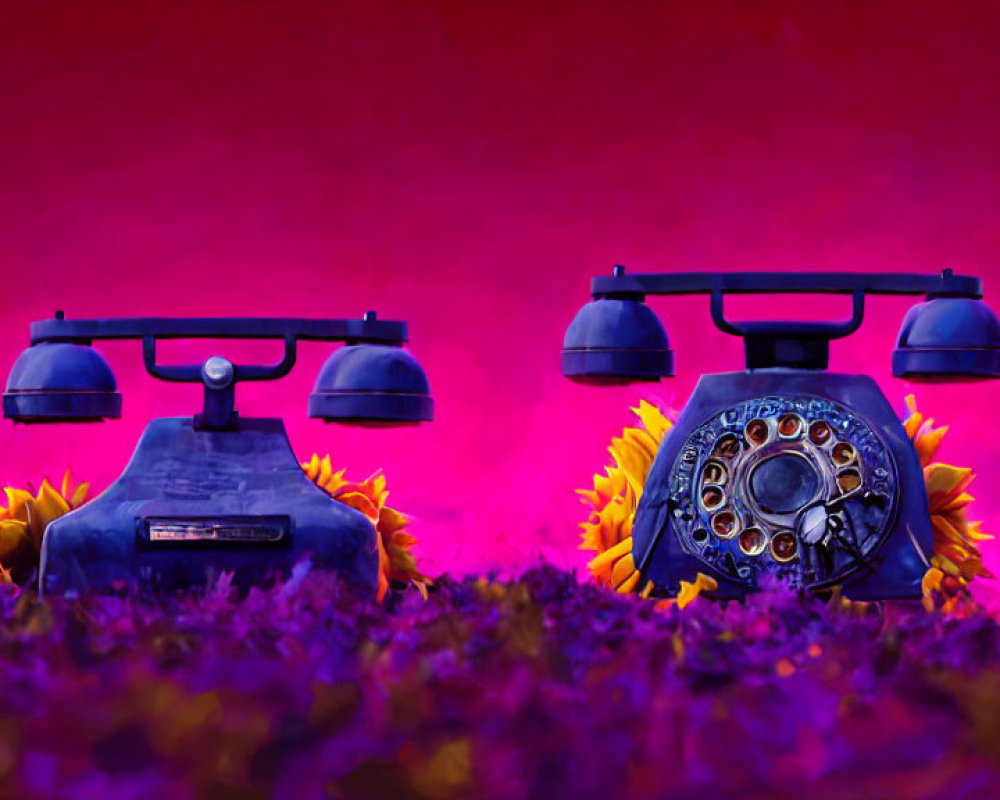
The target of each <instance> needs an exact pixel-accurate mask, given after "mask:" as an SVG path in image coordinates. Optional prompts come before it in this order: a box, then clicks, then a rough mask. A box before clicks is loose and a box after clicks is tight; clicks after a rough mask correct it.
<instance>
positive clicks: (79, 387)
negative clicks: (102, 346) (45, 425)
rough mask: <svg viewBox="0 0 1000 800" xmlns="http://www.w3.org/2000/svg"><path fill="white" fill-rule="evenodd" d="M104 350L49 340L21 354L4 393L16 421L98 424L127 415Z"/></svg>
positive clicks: (10, 415)
mask: <svg viewBox="0 0 1000 800" xmlns="http://www.w3.org/2000/svg"><path fill="white" fill-rule="evenodd" d="M116 389H117V385H116V382H115V376H114V373H112V371H111V367H109V366H108V363H107V362H106V361H105V360H104V358H103V357H102V356H101V354H100V353H98V352H97V351H96V350H94V348H92V347H88V346H86V345H78V344H71V343H67V342H44V343H41V344H36V345H32V346H31V347H29V348H28V349H26V350H25V351H24V352H22V353H21V355H20V356H18V359H17V361H15V362H14V366H13V367H12V368H11V371H10V376H9V378H8V380H7V388H6V391H5V392H4V396H3V411H4V416H5V417H8V418H10V419H13V420H14V421H15V422H92V421H97V420H101V419H106V418H115V417H120V416H121V408H122V396H121V395H120V394H119V393H118V392H117V391H116Z"/></svg>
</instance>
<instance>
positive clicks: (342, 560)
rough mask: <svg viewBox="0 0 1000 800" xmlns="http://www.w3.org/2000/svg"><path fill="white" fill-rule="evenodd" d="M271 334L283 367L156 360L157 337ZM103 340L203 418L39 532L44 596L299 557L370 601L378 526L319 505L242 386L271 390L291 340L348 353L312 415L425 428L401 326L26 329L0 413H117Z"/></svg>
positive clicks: (165, 429)
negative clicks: (125, 349) (122, 349)
mask: <svg viewBox="0 0 1000 800" xmlns="http://www.w3.org/2000/svg"><path fill="white" fill-rule="evenodd" d="M193 338H211V339H222V338H225V339H279V340H283V341H284V345H285V352H284V357H283V358H282V360H281V361H280V362H279V363H277V364H274V365H270V366H244V365H239V364H233V363H231V362H230V361H228V360H227V359H225V358H221V357H219V356H213V357H212V358H209V359H208V360H206V361H205V362H204V363H203V364H196V365H191V366H164V365H160V364H157V363H156V343H157V340H162V339H193ZM98 339H141V340H142V352H143V360H144V362H145V366H146V370H147V371H148V372H149V374H150V375H152V376H153V377H155V378H159V379H161V380H165V381H182V382H192V383H201V384H203V386H204V389H205V404H204V409H203V411H202V413H201V414H197V415H195V416H194V417H193V418H192V417H187V418H170V419H155V420H153V421H152V422H150V423H149V426H148V427H147V428H146V431H145V433H143V435H142V437H141V438H140V440H139V443H138V445H137V446H136V450H135V454H134V455H133V456H132V460H131V461H130V462H129V464H128V466H127V467H126V468H125V471H124V472H123V473H122V475H121V477H120V478H118V480H117V481H115V483H113V484H112V485H111V486H110V487H109V488H108V489H107V490H106V491H105V492H104V493H103V494H101V495H100V496H99V497H97V498H96V499H95V500H93V501H92V502H90V503H88V504H87V505H85V506H83V507H82V508H79V509H77V510H76V511H73V512H71V513H70V514H67V515H66V516H63V517H60V518H58V519H56V520H54V521H53V522H52V523H50V524H49V526H48V528H47V529H46V532H45V536H44V539H43V544H42V562H41V575H40V587H41V589H42V591H43V592H47V593H79V592H84V591H106V590H110V589H114V588H116V587H119V586H126V585H132V584H135V583H143V584H145V585H150V586H153V587H155V588H160V589H171V588H174V587H181V586H185V585H189V584H197V583H204V581H205V580H206V577H207V576H209V575H211V574H216V575H217V574H219V572H221V571H222V570H232V571H233V572H234V575H235V580H236V582H237V583H243V584H246V583H250V582H254V581H259V580H264V579H266V578H268V577H269V576H271V575H273V574H276V573H280V572H283V571H284V572H287V570H288V569H290V568H291V566H292V565H293V564H295V563H296V562H297V561H299V560H300V559H302V558H304V557H307V556H308V557H309V558H311V559H312V561H313V563H314V564H316V565H317V566H321V567H326V568H329V569H334V570H336V571H338V572H339V573H340V574H342V575H343V576H344V577H345V578H346V579H347V580H348V581H349V582H351V583H353V584H355V585H357V586H359V587H361V588H362V589H363V590H364V591H367V592H370V593H371V594H374V593H375V587H376V581H377V577H378V550H377V546H376V539H375V531H374V528H373V527H372V525H371V523H370V522H369V521H368V519H367V518H366V517H365V516H364V515H362V514H361V513H360V512H359V511H356V510H354V509H353V508H349V507H348V506H345V505H343V504H341V503H338V502H337V501H335V500H333V499H332V498H330V497H329V496H328V495H327V494H326V493H325V492H323V491H322V490H321V489H319V488H317V487H316V486H315V485H314V484H313V483H312V482H311V481H310V480H309V479H308V478H307V477H306V476H305V474H304V473H303V471H302V469H301V468H300V467H299V464H298V462H297V460H296V458H295V455H294V454H293V453H292V448H291V446H290V444H289V442H288V437H287V435H286V434H285V428H284V425H283V424H282V422H281V420H280V419H246V418H243V417H240V416H239V414H238V413H237V412H236V411H235V408H234V401H235V388H236V384H237V383H238V382H240V381H265V380H275V379H277V378H281V377H283V376H285V375H287V374H288V373H289V372H290V371H291V369H292V367H293V366H294V365H295V360H296V351H297V343H298V342H299V341H302V340H307V341H320V342H346V344H347V346H346V347H342V348H340V349H339V350H336V351H334V353H333V354H332V355H331V356H330V357H329V359H328V360H327V361H326V364H325V365H324V366H323V368H322V369H321V370H320V373H319V377H318V378H317V381H316V387H315V389H314V390H313V394H312V395H311V396H310V398H309V416H310V417H318V418H321V419H324V420H326V421H327V422H341V423H346V424H359V425H373V424H380V425H400V424H413V423H418V422H421V421H425V420H430V419H431V418H432V416H433V408H434V404H433V400H432V399H431V397H430V388H429V386H428V383H427V376H426V375H425V374H424V371H423V369H422V368H421V367H420V365H419V364H418V363H417V362H416V360H414V358H413V357H412V356H411V355H410V354H409V353H407V352H406V351H404V350H403V349H402V344H403V342H405V341H406V324H405V323H403V322H388V321H383V320H378V319H376V316H375V313H374V312H369V313H367V314H366V315H365V316H364V318H363V319H268V318H237V319H155V318H145V319H143V318H140V319H93V320H84V319H73V320H69V319H65V318H64V317H63V314H62V313H61V312H58V313H57V314H56V317H55V318H54V319H48V320H43V321H41V322H35V323H33V324H32V325H31V346H30V347H29V348H28V349H27V350H25V351H24V352H23V353H22V354H21V355H20V357H19V358H18V359H17V361H16V362H15V364H14V366H13V368H12V369H11V372H10V377H9V380H8V382H7V390H6V392H5V394H4V396H3V411H4V416H5V417H8V418H10V419H13V420H14V421H15V422H22V423H56V422H92V421H99V420H103V419H107V418H116V417H119V416H121V404H122V397H121V395H120V394H119V393H118V392H117V388H116V382H115V377H114V375H113V374H112V372H111V368H110V367H109V366H108V364H107V362H106V361H105V360H104V358H103V357H102V356H101V355H100V354H99V353H98V352H97V351H96V350H94V349H93V347H92V346H91V344H92V343H93V341H94V340H98Z"/></svg>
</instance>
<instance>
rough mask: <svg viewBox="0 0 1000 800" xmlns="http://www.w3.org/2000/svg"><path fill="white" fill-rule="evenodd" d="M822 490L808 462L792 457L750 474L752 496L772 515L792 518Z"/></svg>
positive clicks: (763, 465)
mask: <svg viewBox="0 0 1000 800" xmlns="http://www.w3.org/2000/svg"><path fill="white" fill-rule="evenodd" d="M818 489H819V475H818V474H817V472H816V469H815V468H814V467H813V465H812V464H811V463H809V461H808V460H807V459H805V458H802V457H801V456H799V455H795V454H792V453H782V454H781V455H776V456H772V457H771V458H768V459H765V460H763V461H761V462H760V463H759V464H757V465H756V466H755V467H754V468H753V471H752V472H751V473H750V492H751V493H752V494H753V497H754V500H756V501H757V503H758V505H760V507H761V508H762V509H763V510H764V511H766V512H767V513H769V514H790V513H792V512H794V511H798V510H799V509H800V508H802V507H803V506H805V505H806V504H807V503H808V502H809V501H810V500H812V499H813V497H815V496H816V492H817V490H818Z"/></svg>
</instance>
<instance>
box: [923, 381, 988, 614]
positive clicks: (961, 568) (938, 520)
mask: <svg viewBox="0 0 1000 800" xmlns="http://www.w3.org/2000/svg"><path fill="white" fill-rule="evenodd" d="M906 407H907V410H908V411H909V415H908V416H907V417H906V420H905V422H904V423H903V425H904V427H905V428H906V433H907V434H908V435H909V437H910V438H911V439H912V440H913V446H914V448H916V451H917V455H918V456H919V457H920V465H921V466H922V467H923V468H924V483H925V485H926V486H927V500H928V503H929V504H930V512H931V525H932V526H933V529H934V555H933V556H932V557H931V566H930V569H928V570H927V574H926V575H924V580H923V592H924V606H925V607H926V608H927V610H928V611H933V610H941V611H945V612H958V613H965V612H967V611H969V610H970V609H971V608H972V607H973V605H974V604H973V603H972V595H971V594H970V592H969V583H970V582H971V581H973V580H974V579H975V578H977V577H978V578H992V577H993V575H992V573H990V571H989V570H988V569H986V567H984V566H983V557H982V553H980V551H979V544H978V543H979V542H981V541H983V540H985V539H992V538H993V537H992V536H990V535H989V534H985V533H983V532H982V531H981V530H980V523H978V522H970V521H969V519H968V517H967V516H966V509H967V507H968V506H969V504H970V503H971V502H972V500H973V498H972V495H970V494H968V493H967V492H966V491H965V490H966V489H967V488H968V487H969V484H970V483H972V480H973V479H974V478H975V474H974V473H973V471H972V470H971V469H969V468H968V467H954V466H951V465H950V464H941V463H937V462H933V459H934V456H935V455H937V451H938V448H939V447H940V446H941V440H942V439H943V438H944V435H945V434H946V433H947V432H948V426H946V425H942V426H941V427H939V428H935V427H934V420H933V419H927V418H925V417H924V415H923V414H921V413H920V412H919V411H917V406H916V402H915V401H914V398H913V395H910V396H909V397H907V398H906Z"/></svg>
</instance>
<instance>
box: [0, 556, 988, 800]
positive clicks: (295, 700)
mask: <svg viewBox="0 0 1000 800" xmlns="http://www.w3.org/2000/svg"><path fill="white" fill-rule="evenodd" d="M238 595H239V593H238V592H236V591H235V590H233V589H231V588H230V587H229V585H228V583H227V582H226V581H222V582H220V583H219V584H218V585H217V586H216V587H214V588H213V589H212V590H211V591H208V592H205V591H201V592H191V593H188V594H184V595H178V596H175V597H171V598H169V599H160V600H152V599H149V598H141V597H130V598H123V597H106V598H93V599H88V600H85V601H70V600H57V601H52V600H47V601H44V602H43V601H40V600H39V599H38V598H37V597H35V596H34V595H32V594H30V593H21V594H20V595H16V594H15V593H14V592H13V591H10V590H5V591H4V592H3V595H2V596H0V680H2V686H3V692H2V695H0V797H5V798H6V797H11V798H36V797H37V798H41V797H67V798H81V797H100V798H132V797H136V798H138V797H141V798H155V797H170V798H174V797H176V798H203V797H204V798H208V797H212V798H217V797H218V798H226V797H288V798H312V797H344V798H405V797H417V798H451V797H456V798H457V797H476V798H494V797H496V798H555V797H575V798H591V797H595V798H619V797H621V798H653V797H698V798H715V797H719V798H727V797H749V798H762V799H763V798H771V799H773V798H786V797H787V798H820V799H825V798H831V799H834V798H836V799H837V800H840V799H842V798H894V799H895V798H904V799H905V798H989V797H998V796H1000V630H998V625H997V623H996V622H995V621H994V620H993V619H992V618H991V617H988V616H985V615H983V616H980V617H971V618H967V619H961V620H960V619H949V618H945V617H942V616H940V615H929V614H927V613H925V612H923V611H922V610H919V609H905V610H904V609H900V608H892V609H889V610H888V612H886V613H883V614H878V613H869V614H864V615H860V616H859V615H856V614H852V613H845V612H843V611H833V610H830V609H829V608H828V607H827V606H826V605H824V604H823V603H821V602H819V601H817V600H815V599H811V598H804V597H800V596H798V595H796V594H794V593H791V592H788V591H784V590H780V589H774V590H769V591H767V592H765V593H763V594H761V595H759V596H756V597H752V598H751V599H749V600H748V601H747V603H746V604H745V605H740V604H736V603H731V604H729V605H728V606H726V607H722V606H721V605H719V604H717V603H714V602H711V601H706V600H702V599H699V600H698V601H697V602H696V603H694V604H693V605H692V606H690V607H689V608H687V609H685V610H684V611H678V610H677V609H676V608H674V609H669V610H666V611H662V610H661V611H657V610H654V609H653V604H652V603H651V602H650V601H643V600H640V599H637V598H634V597H622V596H617V595H614V594H612V593H610V592H608V591H607V590H604V589H601V588H598V587H596V586H591V585H584V586H580V585H578V584H577V581H576V579H575V578H574V577H573V576H572V575H569V574H566V573H563V572H560V571H558V570H555V569H553V568H547V567H543V568H539V569H535V570H532V571H529V572H527V573H526V574H525V575H523V576H522V577H521V578H520V579H519V580H516V581H505V582H500V581H489V580H477V579H474V578H468V579H465V580H462V581H453V580H450V579H448V578H443V579H441V580H439V582H438V585H437V587H436V590H435V591H434V593H433V594H432V595H431V598H430V600H429V601H428V602H426V603H425V602H424V601H422V600H421V599H420V597H419V596H418V595H417V594H416V593H415V592H411V593H405V594H396V595H392V596H390V598H389V600H388V601H387V603H386V604H385V605H383V606H381V607H379V606H376V605H374V604H372V603H371V602H370V601H366V600H363V599H360V598H357V597H354V596H353V595H351V593H350V592H349V591H347V590H346V589H344V588H343V587H341V586H340V585H339V584H338V583H337V582H336V581H334V580H333V579H331V578H330V577H329V576H328V575H324V574H320V573H316V572H313V573H310V574H306V572H305V570H303V571H302V572H301V573H300V574H299V575H297V576H295V577H294V578H293V579H292V580H291V581H290V582H288V583H287V584H283V585H281V586H278V587H275V588H272V589H269V590H266V591H261V590H252V591H251V592H250V593H249V595H243V596H238Z"/></svg>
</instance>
